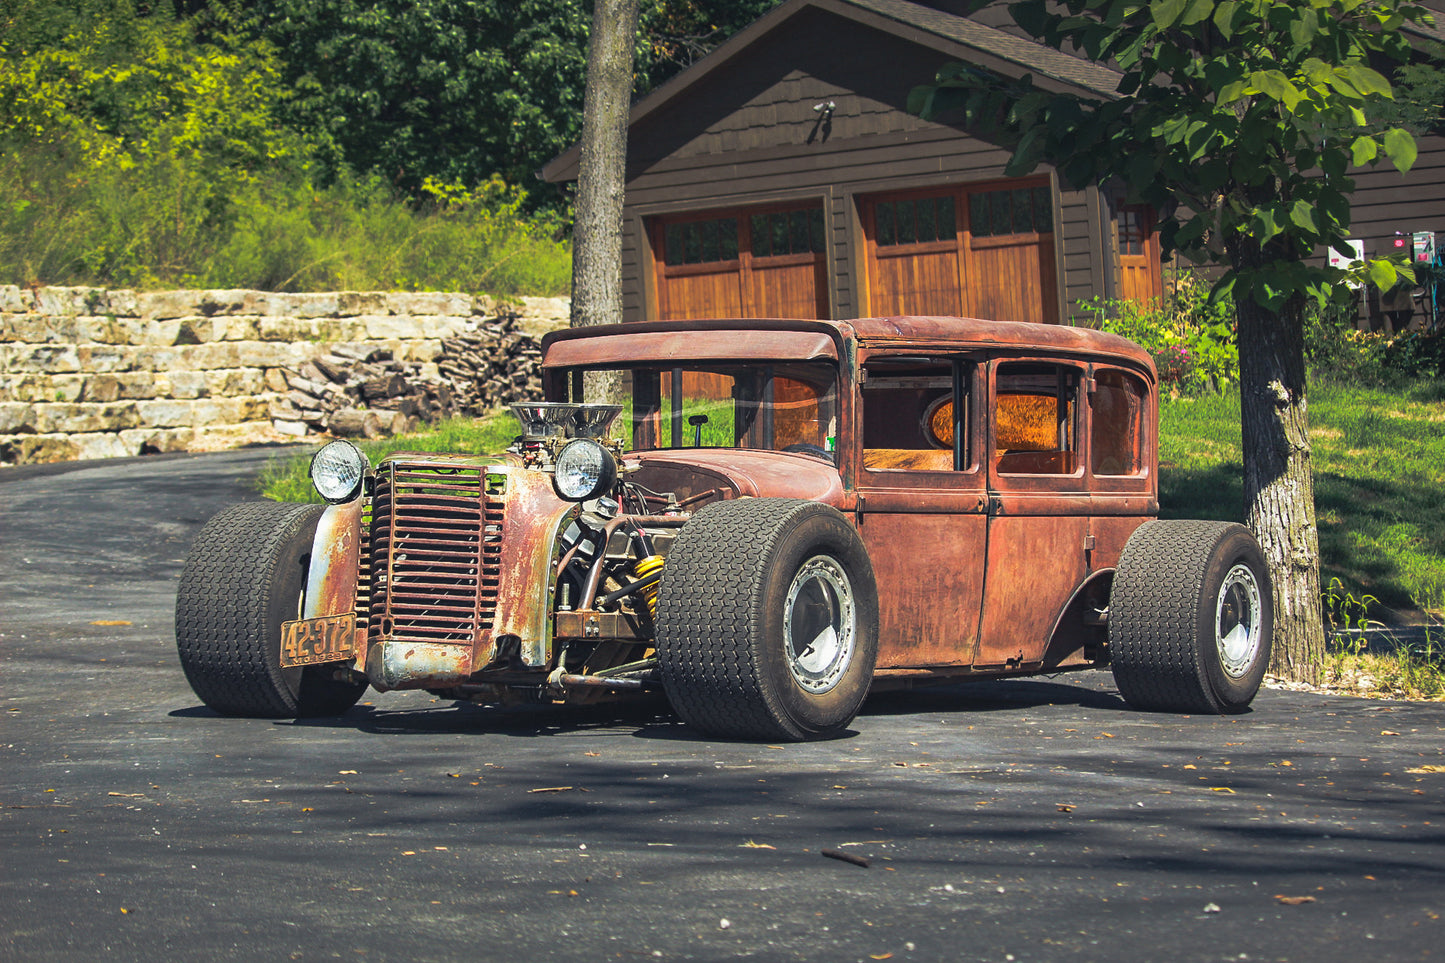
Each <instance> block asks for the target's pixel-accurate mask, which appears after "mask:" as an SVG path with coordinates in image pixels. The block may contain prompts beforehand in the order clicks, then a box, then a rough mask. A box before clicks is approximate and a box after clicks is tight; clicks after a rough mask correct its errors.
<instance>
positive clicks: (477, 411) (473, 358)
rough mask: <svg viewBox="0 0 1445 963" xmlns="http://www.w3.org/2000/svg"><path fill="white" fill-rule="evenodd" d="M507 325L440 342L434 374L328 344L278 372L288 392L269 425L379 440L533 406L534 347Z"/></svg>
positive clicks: (507, 320)
mask: <svg viewBox="0 0 1445 963" xmlns="http://www.w3.org/2000/svg"><path fill="white" fill-rule="evenodd" d="M514 326H515V318H513V317H510V316H505V315H504V316H503V317H501V318H498V319H497V320H496V321H494V322H488V323H484V324H482V325H479V326H478V328H477V329H476V330H475V331H469V332H465V333H463V334H460V335H457V336H455V337H453V338H448V339H446V340H444V341H443V342H442V350H441V354H440V355H439V356H438V357H437V359H436V362H435V367H434V368H432V366H430V365H426V364H423V363H422V362H420V361H398V360H396V359H395V358H394V357H393V356H392V352H391V351H390V350H388V349H387V348H385V347H382V346H379V345H368V344H360V345H346V344H339V345H336V346H334V347H332V348H331V350H330V351H329V352H327V353H326V354H322V355H319V356H317V357H315V358H312V359H311V360H310V361H308V362H306V363H305V364H303V365H301V366H300V368H298V369H297V370H294V371H293V370H291V369H283V370H282V376H283V377H284V378H285V380H286V386H287V389H288V390H287V392H286V396H285V399H284V400H283V401H282V402H281V403H280V404H279V405H278V406H277V407H276V408H275V409H274V410H273V423H274V424H275V425H276V427H277V428H280V429H283V430H289V431H290V432H291V433H293V434H298V435H299V434H310V433H326V434H331V435H335V436H337V437H341V438H379V437H383V436H386V435H395V434H400V433H402V432H407V431H412V430H415V429H416V427H417V426H418V425H420V424H423V423H427V424H429V423H432V422H435V421H439V420H441V419H443V418H449V417H452V416H453V415H472V416H477V415H481V414H483V413H485V412H487V411H490V410H492V409H493V408H497V407H501V406H503V405H508V404H511V403H513V402H516V401H529V400H537V399H539V398H541V396H542V379H541V347H540V345H539V344H538V342H537V339H535V338H532V337H530V336H528V335H523V334H518V333H516V331H515V330H514ZM428 369H430V370H428ZM433 372H435V373H433Z"/></svg>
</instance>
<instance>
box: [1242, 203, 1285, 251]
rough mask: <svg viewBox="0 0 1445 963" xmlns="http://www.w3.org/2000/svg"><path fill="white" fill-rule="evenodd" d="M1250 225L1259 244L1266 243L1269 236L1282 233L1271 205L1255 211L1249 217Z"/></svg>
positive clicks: (1272, 236)
mask: <svg viewBox="0 0 1445 963" xmlns="http://www.w3.org/2000/svg"><path fill="white" fill-rule="evenodd" d="M1250 227H1251V231H1252V232H1253V233H1254V235H1255V237H1256V239H1257V240H1258V241H1259V243H1260V245H1261V246H1263V245H1265V244H1268V243H1269V241H1270V239H1271V238H1275V237H1278V236H1279V235H1280V234H1282V233H1284V228H1283V227H1281V226H1280V223H1279V221H1278V220H1277V219H1276V218H1275V212H1274V208H1272V207H1262V208H1260V209H1259V210H1257V211H1255V212H1254V216H1253V217H1252V218H1250Z"/></svg>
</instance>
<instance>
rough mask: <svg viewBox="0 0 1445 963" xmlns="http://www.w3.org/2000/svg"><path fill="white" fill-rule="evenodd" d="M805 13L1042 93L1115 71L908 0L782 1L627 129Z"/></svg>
mask: <svg viewBox="0 0 1445 963" xmlns="http://www.w3.org/2000/svg"><path fill="white" fill-rule="evenodd" d="M810 8H812V9H818V10H823V11H827V12H829V13H832V14H836V15H837V16H839V17H843V18H846V19H848V20H851V21H854V22H856V23H857V24H859V25H861V26H864V27H868V28H870V29H873V30H878V31H880V32H881V33H884V34H888V35H891V36H894V37H897V38H899V39H901V40H906V41H908V42H910V43H914V44H918V45H919V46H923V47H927V48H930V49H932V50H936V51H937V52H938V53H939V54H941V55H942V56H943V57H944V58H946V59H947V60H959V61H966V62H968V63H972V64H975V65H977V66H979V67H983V68H986V69H988V70H992V71H995V72H997V73H999V74H1002V75H1004V76H1010V77H1017V76H1022V75H1024V74H1031V75H1032V76H1033V78H1034V82H1035V83H1036V84H1038V86H1040V87H1043V88H1045V89H1048V90H1060V91H1077V92H1079V93H1083V94H1086V95H1089V96H1094V97H1111V96H1113V94H1114V91H1115V88H1116V86H1117V85H1118V81H1119V74H1118V73H1116V72H1115V71H1113V70H1110V69H1108V68H1106V67H1101V66H1099V65H1098V64H1093V63H1090V62H1089V61H1086V60H1082V59H1080V58H1078V57H1074V56H1071V55H1069V54H1065V53H1061V52H1059V51H1057V50H1053V49H1051V48H1049V47H1045V46H1043V45H1041V44H1037V43H1034V42H1033V41H1031V40H1026V39H1024V38H1022V37H1018V36H1014V35H1011V34H1008V33H1005V32H1004V31H1002V30H998V29H995V28H994V27H989V26H985V25H984V24H981V23H977V22H975V21H973V20H970V19H968V18H966V17H963V16H960V15H958V14H954V13H948V12H946V11H943V10H938V9H935V8H933V7H927V6H924V5H922V4H919V3H911V2H909V0H787V2H786V3H782V4H779V5H778V6H776V7H774V8H773V9H772V10H770V11H768V13H766V14H764V15H763V16H762V17H760V18H758V19H757V20H755V21H753V23H751V24H749V25H748V26H747V27H746V28H744V29H743V30H741V31H739V32H738V33H736V34H734V35H733V36H732V37H731V38H729V39H728V40H727V41H726V42H725V43H723V44H722V45H720V46H719V47H718V48H717V49H716V50H714V51H712V52H711V53H709V54H708V55H707V56H706V57H704V58H703V59H702V60H700V61H698V62H697V63H695V64H693V65H692V66H691V67H689V68H688V69H687V70H684V71H683V72H682V73H680V74H678V75H677V76H676V77H673V78H672V79H671V80H669V81H668V82H667V83H665V84H663V85H662V86H661V87H659V88H657V89H656V90H654V91H652V92H651V93H649V94H648V95H647V96H645V97H643V98H642V99H641V100H639V101H638V102H637V103H636V104H634V105H633V107H632V111H631V114H630V116H629V119H628V126H629V127H636V126H638V125H639V124H643V123H645V122H646V121H647V119H648V118H649V117H651V116H652V115H653V114H654V113H656V112H657V111H658V110H659V109H660V108H662V107H663V106H664V105H667V104H669V103H672V102H673V101H675V100H676V99H678V98H680V97H684V96H686V95H687V92H688V91H689V90H690V89H691V88H692V87H694V86H695V85H697V84H699V83H701V82H703V81H704V80H705V79H707V78H708V77H709V76H710V75H711V74H713V73H714V72H715V71H717V70H719V69H721V68H722V67H724V66H725V65H726V64H728V63H729V62H731V61H732V60H733V59H734V58H736V57H738V56H740V55H742V54H744V53H745V52H746V51H747V50H748V49H749V48H751V47H752V46H753V45H754V44H756V43H757V42H758V41H759V40H761V39H762V38H763V37H765V36H767V35H768V34H771V33H773V32H774V31H777V30H779V29H781V28H783V27H785V25H786V24H787V23H788V22H789V21H790V20H793V19H794V18H796V17H797V16H798V15H799V14H800V13H802V12H804V11H806V10H808V9H810ZM578 155H579V148H578V145H576V144H573V145H572V146H571V147H570V148H568V149H567V150H566V151H564V152H562V153H561V154H559V155H558V156H557V157H555V158H554V159H553V160H551V161H550V162H548V163H547V164H546V165H545V166H544V167H543V168H542V169H541V170H540V171H538V172H537V176H538V177H539V178H541V179H542V180H544V181H548V182H549V183H565V182H567V181H573V180H576V179H577V160H578Z"/></svg>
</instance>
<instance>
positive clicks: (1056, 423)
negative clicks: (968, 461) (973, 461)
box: [993, 363, 1079, 475]
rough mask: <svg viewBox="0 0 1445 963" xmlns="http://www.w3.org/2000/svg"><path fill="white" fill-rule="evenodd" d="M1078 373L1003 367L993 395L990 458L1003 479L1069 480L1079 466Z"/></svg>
mask: <svg viewBox="0 0 1445 963" xmlns="http://www.w3.org/2000/svg"><path fill="white" fill-rule="evenodd" d="M1078 397H1079V370H1078V369H1077V368H1073V367H1069V366H1066V365H1050V364H1025V363H1007V364H1001V365H999V367H998V377H997V380H996V381H995V394H994V410H993V422H994V442H995V446H994V447H995V450H994V457H995V459H996V460H997V466H998V471H999V473H1000V474H1005V475H1072V474H1073V473H1074V471H1075V470H1076V469H1077V467H1078V463H1079V462H1078V420H1079V419H1078Z"/></svg>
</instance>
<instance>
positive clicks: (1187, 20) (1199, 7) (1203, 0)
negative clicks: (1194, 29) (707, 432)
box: [1179, 0, 1214, 27]
mask: <svg viewBox="0 0 1445 963" xmlns="http://www.w3.org/2000/svg"><path fill="white" fill-rule="evenodd" d="M1213 12H1214V0H1190V3H1189V6H1187V7H1185V8H1184V12H1183V13H1182V14H1180V16H1179V25H1180V26H1181V27H1188V26H1191V25H1192V24H1196V23H1199V22H1200V21H1202V20H1208V19H1209V15H1210V14H1211V13H1213Z"/></svg>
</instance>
